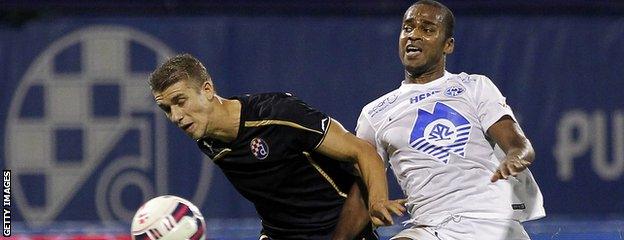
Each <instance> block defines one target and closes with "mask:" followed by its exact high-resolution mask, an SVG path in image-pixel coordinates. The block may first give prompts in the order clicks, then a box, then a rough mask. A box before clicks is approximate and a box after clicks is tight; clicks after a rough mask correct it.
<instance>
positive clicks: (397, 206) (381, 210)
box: [369, 199, 407, 226]
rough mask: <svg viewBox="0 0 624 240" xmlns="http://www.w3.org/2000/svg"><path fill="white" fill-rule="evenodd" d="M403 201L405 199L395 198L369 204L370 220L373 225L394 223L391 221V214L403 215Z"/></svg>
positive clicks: (405, 200)
mask: <svg viewBox="0 0 624 240" xmlns="http://www.w3.org/2000/svg"><path fill="white" fill-rule="evenodd" d="M405 202H407V199H397V200H379V201H375V202H373V203H372V204H371V205H370V208H369V211H370V216H371V221H372V222H373V224H374V225H375V226H390V225H393V224H394V221H392V215H391V214H390V213H394V214H395V215H397V216H403V212H405V211H406V209H405V206H404V205H405Z"/></svg>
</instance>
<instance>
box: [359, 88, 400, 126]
mask: <svg viewBox="0 0 624 240" xmlns="http://www.w3.org/2000/svg"><path fill="white" fill-rule="evenodd" d="M399 95H400V89H395V90H393V91H391V92H388V93H386V94H384V95H382V96H381V97H378V98H377V99H375V100H373V101H371V102H370V103H368V104H366V105H365V106H364V107H363V108H362V113H361V115H364V116H366V117H367V118H369V119H370V118H374V117H376V116H378V115H383V114H382V113H383V112H384V111H385V110H387V109H388V107H389V106H391V105H392V104H394V103H395V102H396V100H397V99H398V98H399Z"/></svg>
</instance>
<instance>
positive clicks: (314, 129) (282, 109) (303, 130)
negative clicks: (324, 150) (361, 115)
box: [273, 94, 331, 151]
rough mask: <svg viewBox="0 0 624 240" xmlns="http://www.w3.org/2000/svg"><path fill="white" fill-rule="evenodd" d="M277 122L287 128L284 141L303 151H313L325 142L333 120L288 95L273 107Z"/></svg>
mask: <svg viewBox="0 0 624 240" xmlns="http://www.w3.org/2000/svg"><path fill="white" fill-rule="evenodd" d="M273 109H274V118H275V121H278V123H279V124H280V125H282V126H287V128H285V131H286V132H284V133H283V134H281V135H282V136H283V140H287V141H290V142H291V143H292V144H295V146H296V147H298V148H301V150H302V151H312V150H315V149H316V148H318V146H320V145H321V143H322V142H323V139H324V138H325V135H326V134H327V130H328V129H329V124H330V123H331V119H330V117H329V116H327V115H326V114H325V113H322V112H320V111H318V110H316V109H314V108H312V107H311V106H309V105H308V104H306V103H305V102H303V101H301V100H300V99H298V98H296V97H294V96H292V95H290V94H286V96H285V97H283V98H281V99H280V100H278V101H276V102H275V105H274V106H273Z"/></svg>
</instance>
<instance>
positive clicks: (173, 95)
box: [152, 80, 213, 140]
mask: <svg viewBox="0 0 624 240" xmlns="http://www.w3.org/2000/svg"><path fill="white" fill-rule="evenodd" d="M211 91H212V90H211V89H210V88H208V89H206V88H205V87H200V86H196V85H194V84H191V83H189V81H187V80H182V81H179V82H177V83H175V84H173V85H171V86H169V87H168V88H166V89H165V90H163V91H162V92H153V93H152V94H153V95H154V99H155V100H156V104H158V107H160V109H162V110H163V111H164V112H165V115H167V118H169V120H170V121H171V122H173V123H174V124H176V125H177V126H178V127H179V128H180V129H182V130H183V131H184V132H185V133H186V134H187V135H189V137H191V138H193V139H195V140H197V139H200V138H202V137H204V135H205V134H206V129H207V128H208V126H209V125H210V124H211V122H210V118H209V116H210V115H211V112H212V110H213V108H212V102H211V101H210V100H208V96H209V95H210V94H212V92H211Z"/></svg>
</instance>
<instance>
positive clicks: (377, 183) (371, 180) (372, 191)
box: [357, 150, 388, 206]
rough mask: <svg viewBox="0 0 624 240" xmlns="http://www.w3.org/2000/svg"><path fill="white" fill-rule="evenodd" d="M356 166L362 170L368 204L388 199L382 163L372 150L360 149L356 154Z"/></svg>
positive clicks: (386, 181) (386, 182)
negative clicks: (357, 154)
mask: <svg viewBox="0 0 624 240" xmlns="http://www.w3.org/2000/svg"><path fill="white" fill-rule="evenodd" d="M357 162H358V166H359V168H360V171H361V172H362V180H364V183H365V184H366V188H367V189H368V204H369V206H370V205H372V204H375V203H376V202H379V201H387V200H388V180H387V179H386V173H385V171H384V168H385V166H384V163H383V161H382V160H381V158H380V157H379V155H377V153H376V152H374V151H370V150H369V151H362V152H360V154H359V156H358V161H357Z"/></svg>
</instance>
